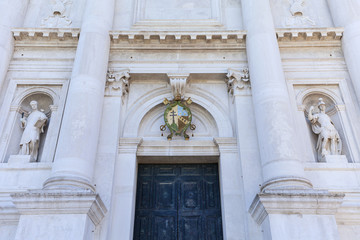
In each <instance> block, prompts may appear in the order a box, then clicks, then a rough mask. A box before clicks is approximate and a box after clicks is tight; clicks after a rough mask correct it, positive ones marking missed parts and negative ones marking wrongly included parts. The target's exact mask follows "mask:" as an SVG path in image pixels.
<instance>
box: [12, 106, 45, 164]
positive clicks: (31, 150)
mask: <svg viewBox="0 0 360 240" xmlns="http://www.w3.org/2000/svg"><path fill="white" fill-rule="evenodd" d="M30 106H31V108H32V111H31V113H30V114H29V116H28V117H25V116H24V113H22V115H21V118H20V122H21V128H23V129H24V132H23V134H22V137H21V140H20V144H19V145H20V151H19V155H30V158H31V159H30V161H34V162H36V160H37V157H38V150H39V146H40V134H41V133H43V132H44V127H45V126H46V122H47V120H48V118H47V116H46V115H45V113H44V112H43V110H42V109H41V110H42V111H39V110H38V103H37V101H35V100H33V101H31V102H30Z"/></svg>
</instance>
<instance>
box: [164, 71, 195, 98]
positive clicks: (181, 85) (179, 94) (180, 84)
mask: <svg viewBox="0 0 360 240" xmlns="http://www.w3.org/2000/svg"><path fill="white" fill-rule="evenodd" d="M189 75H190V74H189V73H168V77H169V79H170V85H171V90H172V94H173V95H174V100H175V101H177V100H181V99H182V98H183V97H184V94H185V89H186V81H187V79H188V77H189Z"/></svg>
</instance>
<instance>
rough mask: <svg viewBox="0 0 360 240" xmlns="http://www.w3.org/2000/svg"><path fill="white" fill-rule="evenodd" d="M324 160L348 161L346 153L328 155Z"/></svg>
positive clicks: (327, 161) (332, 161) (334, 161)
mask: <svg viewBox="0 0 360 240" xmlns="http://www.w3.org/2000/svg"><path fill="white" fill-rule="evenodd" d="M323 162H326V163H348V160H347V158H346V156H345V155H326V156H325V157H324V158H323Z"/></svg>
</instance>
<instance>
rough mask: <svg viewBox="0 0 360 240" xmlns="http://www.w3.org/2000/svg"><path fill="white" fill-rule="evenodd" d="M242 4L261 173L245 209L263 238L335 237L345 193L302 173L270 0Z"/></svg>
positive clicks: (308, 239) (313, 239) (333, 239)
mask: <svg viewBox="0 0 360 240" xmlns="http://www.w3.org/2000/svg"><path fill="white" fill-rule="evenodd" d="M242 10H243V19H244V24H245V28H246V30H247V36H246V50H247V57H248V65H249V72H250V76H251V90H252V97H253V105H254V112H255V117H256V128H257V135H258V142H259V150H260V158H261V164H262V172H263V179H264V183H263V184H262V186H261V191H260V193H258V194H257V195H256V197H255V199H254V200H253V202H252V204H251V206H250V208H249V212H250V214H251V215H252V217H253V219H254V220H255V221H256V222H257V224H259V225H261V228H262V233H263V239H272V240H282V239H297V240H320V239H321V240H322V239H323V240H325V239H326V240H328V239H331V240H337V239H339V235H338V231H337V226H336V220H335V213H336V211H337V209H338V207H339V206H340V204H341V202H342V199H343V197H344V195H343V194H334V193H329V192H328V191H326V190H324V191H318V190H313V189H312V185H311V183H310V182H309V181H308V180H307V179H306V178H305V173H304V169H303V166H302V162H301V160H300V149H299V147H298V146H297V145H296V139H297V136H296V131H295V127H296V125H295V121H294V120H293V116H292V112H293V110H292V108H291V106H290V103H289V94H288V91H287V87H286V82H285V77H284V73H283V69H282V63H281V57H280V51H279V46H278V44H277V39H276V34H275V29H274V25H273V19H272V15H271V8H270V3H269V0H257V1H254V0H242ZM324 226H326V229H331V231H326V230H325V229H324Z"/></svg>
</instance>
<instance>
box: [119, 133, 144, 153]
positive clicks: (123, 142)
mask: <svg viewBox="0 0 360 240" xmlns="http://www.w3.org/2000/svg"><path fill="white" fill-rule="evenodd" d="M141 142H142V138H141V137H138V138H120V140H119V152H118V154H126V153H129V154H136V151H137V149H138V146H139V145H140V144H141Z"/></svg>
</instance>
